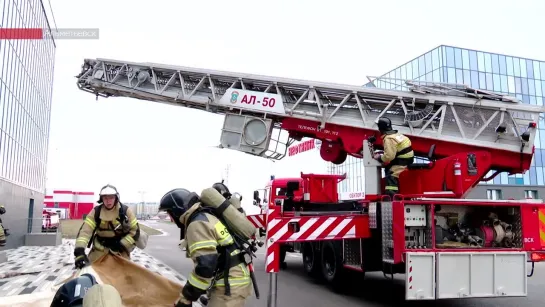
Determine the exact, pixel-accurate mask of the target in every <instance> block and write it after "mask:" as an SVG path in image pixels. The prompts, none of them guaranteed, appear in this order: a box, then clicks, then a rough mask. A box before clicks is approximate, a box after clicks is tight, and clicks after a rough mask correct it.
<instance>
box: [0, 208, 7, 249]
mask: <svg viewBox="0 0 545 307" xmlns="http://www.w3.org/2000/svg"><path fill="white" fill-rule="evenodd" d="M4 213H6V208H5V207H4V206H3V205H0V215H2V214H4ZM7 236H8V232H7V229H4V225H2V219H1V218H0V247H2V246H6V237H7Z"/></svg>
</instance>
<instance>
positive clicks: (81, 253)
mask: <svg viewBox="0 0 545 307" xmlns="http://www.w3.org/2000/svg"><path fill="white" fill-rule="evenodd" d="M74 257H75V261H74V265H75V266H76V268H78V269H83V268H84V267H85V266H87V265H88V264H89V258H87V255H85V249H84V248H82V247H78V248H76V249H74Z"/></svg>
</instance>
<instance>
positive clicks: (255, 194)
mask: <svg viewBox="0 0 545 307" xmlns="http://www.w3.org/2000/svg"><path fill="white" fill-rule="evenodd" d="M258 199H259V191H254V200H255V201H257V200H258Z"/></svg>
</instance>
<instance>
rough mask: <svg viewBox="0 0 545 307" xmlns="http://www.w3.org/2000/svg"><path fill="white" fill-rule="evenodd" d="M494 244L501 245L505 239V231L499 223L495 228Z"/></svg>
mask: <svg viewBox="0 0 545 307" xmlns="http://www.w3.org/2000/svg"><path fill="white" fill-rule="evenodd" d="M493 228H494V243H496V244H501V242H502V241H503V239H504V238H505V230H503V227H501V225H500V224H499V222H498V225H496V226H494V227H493Z"/></svg>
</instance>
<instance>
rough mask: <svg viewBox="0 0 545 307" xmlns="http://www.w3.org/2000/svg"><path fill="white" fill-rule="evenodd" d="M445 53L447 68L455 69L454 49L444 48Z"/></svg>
mask: <svg viewBox="0 0 545 307" xmlns="http://www.w3.org/2000/svg"><path fill="white" fill-rule="evenodd" d="M445 49H446V52H447V55H446V57H447V66H448V67H456V66H455V65H454V48H452V47H446V48H445Z"/></svg>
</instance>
